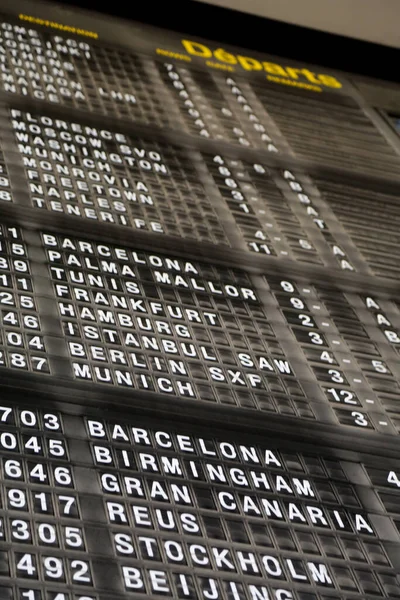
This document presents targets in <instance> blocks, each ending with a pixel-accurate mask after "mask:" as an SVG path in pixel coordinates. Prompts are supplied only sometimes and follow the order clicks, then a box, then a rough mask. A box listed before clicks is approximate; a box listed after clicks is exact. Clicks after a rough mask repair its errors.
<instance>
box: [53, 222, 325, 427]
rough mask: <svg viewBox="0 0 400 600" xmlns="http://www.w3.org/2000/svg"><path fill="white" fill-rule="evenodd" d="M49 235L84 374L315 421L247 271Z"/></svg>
mask: <svg viewBox="0 0 400 600" xmlns="http://www.w3.org/2000/svg"><path fill="white" fill-rule="evenodd" d="M42 237H43V242H44V247H45V249H46V254H47V258H48V261H49V272H50V274H51V277H52V280H53V285H54V291H55V294H56V296H57V301H58V306H59V313H60V318H61V320H62V327H63V330H64V334H65V337H66V340H67V344H68V347H69V352H70V356H71V359H72V363H73V370H74V373H75V377H76V378H77V379H79V380H81V381H92V382H97V383H102V384H103V385H104V384H108V385H110V384H111V385H117V386H119V387H122V388H124V387H125V389H126V388H128V389H129V388H134V389H139V390H143V391H157V392H161V393H166V394H172V395H177V396H181V397H187V398H197V399H201V400H202V401H203V402H209V403H214V402H217V403H220V404H225V405H232V406H241V407H244V408H253V409H260V410H265V411H272V412H279V413H281V414H286V415H293V416H296V415H297V416H302V417H305V418H314V414H313V411H312V409H311V407H310V404H309V402H308V400H307V398H306V392H305V388H304V386H303V383H300V382H299V381H298V380H297V378H296V377H295V373H294V370H293V366H292V364H291V362H289V361H288V360H287V358H286V356H285V353H284V351H283V349H282V346H281V343H280V341H279V340H278V338H277V336H276V334H275V333H274V330H273V328H272V326H271V324H270V322H269V319H268V317H267V313H266V311H265V309H264V308H263V305H262V304H261V302H260V300H259V297H258V294H257V292H256V291H255V289H254V287H253V285H252V283H251V280H250V278H249V277H248V275H247V274H246V273H244V272H243V271H240V270H234V269H228V268H221V267H216V266H213V265H211V264H208V263H197V262H189V261H185V260H182V259H176V258H174V257H173V256H172V257H168V256H164V255H153V254H149V253H144V252H136V251H133V250H132V249H128V248H125V247H120V246H110V245H108V246H106V245H105V244H104V243H98V242H97V243H94V242H88V241H85V240H80V239H70V238H66V237H63V236H56V235H53V234H47V233H46V234H43V236H42ZM294 362H296V360H295V361H294ZM299 368H300V367H299ZM310 377H311V379H312V374H311V373H310V375H309V379H310ZM304 385H305V386H307V381H306V382H305V383H304Z"/></svg>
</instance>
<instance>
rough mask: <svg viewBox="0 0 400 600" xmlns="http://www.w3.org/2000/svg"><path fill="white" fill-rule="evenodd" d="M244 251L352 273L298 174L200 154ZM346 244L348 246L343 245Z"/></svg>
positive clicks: (312, 189) (307, 182)
mask: <svg viewBox="0 0 400 600" xmlns="http://www.w3.org/2000/svg"><path fill="white" fill-rule="evenodd" d="M204 160H205V162H206V165H207V167H208V169H209V171H210V173H211V175H212V176H213V178H214V181H215V183H216V185H217V186H218V189H219V191H220V193H221V195H222V197H223V198H224V199H225V201H226V203H227V205H228V207H229V209H230V211H231V213H232V215H233V218H234V220H235V222H236V225H237V226H238V228H239V230H240V232H241V233H242V236H243V238H244V241H245V242H246V245H247V249H249V250H250V251H252V252H256V253H259V254H267V255H271V256H277V257H280V258H290V259H292V260H299V261H302V262H308V263H313V264H329V265H330V266H335V265H336V266H337V267H338V268H341V269H343V270H350V271H354V270H356V268H355V266H354V265H353V264H352V262H351V261H350V259H349V257H348V256H347V249H346V247H345V246H344V245H343V235H339V236H338V231H337V230H338V228H339V230H340V226H338V224H337V222H335V220H333V221H332V219H330V222H328V221H327V219H326V217H325V216H324V215H322V213H321V208H320V206H321V201H320V192H319V190H318V189H317V187H316V186H315V184H314V182H313V180H312V179H311V178H310V177H309V176H308V175H307V174H306V173H303V172H301V170H299V169H295V170H293V169H289V168H288V169H284V168H282V169H276V168H272V167H268V166H266V165H265V164H264V165H263V164H259V163H250V162H246V161H239V160H231V159H229V158H226V157H223V156H221V155H219V154H218V155H213V156H212V155H204ZM347 245H348V244H346V246H347Z"/></svg>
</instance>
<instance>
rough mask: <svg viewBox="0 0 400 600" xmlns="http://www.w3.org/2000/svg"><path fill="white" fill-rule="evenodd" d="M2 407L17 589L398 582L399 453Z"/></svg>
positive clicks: (38, 594) (339, 587)
mask: <svg viewBox="0 0 400 600" xmlns="http://www.w3.org/2000/svg"><path fill="white" fill-rule="evenodd" d="M0 414H1V433H0V444H1V449H2V470H3V477H4V484H3V487H2V496H3V508H2V510H1V515H0V518H1V540H0V546H1V547H2V549H3V550H2V553H3V562H2V571H1V573H0V585H2V587H1V588H0V589H1V591H2V595H3V597H4V598H30V597H32V598H35V599H36V598H53V599H55V598H63V599H65V598H74V599H76V598H81V599H83V598H85V599H86V598H96V599H99V600H100V599H103V598H104V599H105V598H120V597H121V598H122V597H124V598H125V597H129V598H130V597H132V598H135V597H139V595H140V596H142V595H143V594H152V595H154V596H155V597H176V596H177V595H179V596H180V597H183V598H185V597H187V598H208V597H209V596H215V597H216V598H218V597H220V598H235V597H236V598H240V599H246V600H247V599H248V598H259V597H260V598H284V599H288V598H293V599H303V598H315V599H322V598H345V597H354V598H365V597H369V595H370V594H371V595H373V596H374V597H375V596H376V597H378V598H379V597H382V598H396V597H398V595H399V593H400V592H399V587H398V586H399V580H398V564H399V562H398V558H399V557H398V554H397V555H396V548H397V547H398V546H397V543H398V540H399V535H400V534H399V533H398V532H397V529H396V526H395V517H396V513H398V506H397V508H396V506H395V504H394V503H393V502H394V499H395V493H396V488H397V487H398V479H397V476H396V474H395V471H393V470H391V467H390V466H388V467H387V468H382V466H381V467H380V468H377V467H376V466H374V464H373V461H372V464H368V462H367V463H360V462H359V461H360V459H361V460H362V457H359V458H358V461H352V460H349V458H348V457H346V456H345V454H344V455H343V456H342V458H339V457H335V456H330V455H329V453H325V454H321V453H320V452H319V453H315V449H314V450H313V449H312V446H309V447H308V448H306V447H303V449H300V447H299V446H297V448H296V444H293V443H288V444H284V445H282V443H279V442H278V441H277V440H276V439H274V438H273V436H272V437H271V439H270V440H269V441H268V442H267V443H266V440H264V442H263V443H262V442H260V440H258V439H257V438H254V436H252V437H251V438H247V439H246V438H245V437H243V436H239V437H238V436H237V435H236V437H235V438H234V439H232V436H231V437H230V438H221V437H220V436H219V435H217V436H212V437H210V436H207V435H205V434H204V431H203V432H201V431H199V432H198V433H195V432H194V430H193V427H192V426H188V427H187V428H186V429H183V428H182V426H180V427H176V426H172V427H171V424H168V423H166V422H163V423H159V424H158V425H156V424H155V423H154V421H153V426H152V427H151V426H149V424H148V422H145V421H143V420H140V419H137V418H134V417H132V418H131V419H129V418H128V419H127V418H123V417H119V416H118V415H114V416H111V415H109V417H108V418H107V419H106V420H105V419H104V418H101V417H96V416H93V415H87V416H83V415H82V416H78V415H74V414H70V413H63V412H62V411H61V412H60V411H59V410H54V409H50V408H46V407H43V408H42V409H37V408H36V409H35V408H32V407H28V408H25V407H24V406H23V405H20V406H19V405H17V406H13V405H8V404H6V403H5V404H4V406H2V407H0ZM364 460H366V461H368V460H371V459H368V457H365V459H364ZM374 486H377V488H376V489H379V497H380V499H381V501H377V492H376V491H375V487H374ZM381 488H382V492H381V491H380V490H381ZM385 488H386V489H392V488H393V490H394V491H392V498H393V502H392V504H390V503H389V502H388V500H387V496H388V495H389V491H388V492H385V491H384V490H385ZM385 494H386V496H385ZM7 559H8V563H7ZM10 575H11V576H16V577H17V581H18V583H17V584H16V585H14V586H13V587H11V586H10V580H9V576H10ZM66 588H67V590H68V591H66ZM57 594H58V596H57ZM63 594H64V595H63ZM347 594H350V596H347Z"/></svg>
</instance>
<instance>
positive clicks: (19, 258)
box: [0, 224, 49, 373]
mask: <svg viewBox="0 0 400 600" xmlns="http://www.w3.org/2000/svg"><path fill="white" fill-rule="evenodd" d="M34 292H35V287H34V282H33V279H32V273H31V263H30V261H29V257H28V250H27V246H26V244H25V243H24V240H23V237H22V233H21V231H20V229H19V228H18V227H11V226H8V225H4V224H0V315H1V333H0V366H1V367H8V368H11V369H18V370H20V371H22V372H26V371H31V372H32V371H33V372H40V373H49V364H48V358H47V355H46V347H45V340H44V338H43V335H42V332H41V324H40V319H39V316H38V312H37V311H38V307H37V299H36V298H35V296H34Z"/></svg>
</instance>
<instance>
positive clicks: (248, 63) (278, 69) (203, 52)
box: [181, 40, 342, 89]
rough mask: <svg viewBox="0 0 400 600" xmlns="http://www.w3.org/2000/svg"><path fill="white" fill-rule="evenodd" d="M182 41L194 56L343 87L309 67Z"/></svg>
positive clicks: (276, 74) (246, 69)
mask: <svg viewBox="0 0 400 600" xmlns="http://www.w3.org/2000/svg"><path fill="white" fill-rule="evenodd" d="M181 41H182V45H183V47H184V48H185V50H186V52H187V53H188V54H191V55H192V56H199V57H201V58H206V59H209V58H213V59H216V60H218V61H220V62H221V63H223V64H226V65H238V66H240V67H241V68H242V69H244V70H245V71H265V72H266V73H268V74H269V75H275V76H279V77H287V78H289V79H292V80H300V81H301V80H302V81H308V82H309V83H313V84H318V85H323V86H326V87H328V88H336V89H338V88H341V87H342V84H341V83H340V81H338V80H337V79H336V77H332V76H331V75H325V74H323V73H322V74H321V73H313V72H312V71H310V70H309V69H299V68H294V67H284V66H282V65H280V64H278V63H273V62H265V61H260V60H258V59H256V58H252V57H250V56H242V55H241V54H231V53H230V52H226V50H224V49H223V48H217V49H216V50H211V48H209V47H208V46H205V45H204V44H200V43H199V42H192V41H190V40H181Z"/></svg>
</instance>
